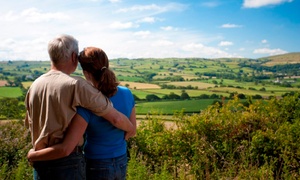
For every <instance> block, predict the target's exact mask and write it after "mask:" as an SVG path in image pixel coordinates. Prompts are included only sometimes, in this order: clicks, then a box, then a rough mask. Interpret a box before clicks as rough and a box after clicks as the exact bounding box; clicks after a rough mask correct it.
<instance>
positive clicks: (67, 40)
mask: <svg viewBox="0 0 300 180" xmlns="http://www.w3.org/2000/svg"><path fill="white" fill-rule="evenodd" d="M73 52H74V53H76V55H77V54H78V41H77V40H76V39H75V38H74V37H73V36H70V35H66V34H63V35H59V36H57V37H56V38H54V39H53V40H51V41H49V43H48V54H49V56H50V59H51V61H52V62H53V63H54V64H60V63H65V62H66V61H68V59H69V58H70V57H71V56H72V53H73Z"/></svg>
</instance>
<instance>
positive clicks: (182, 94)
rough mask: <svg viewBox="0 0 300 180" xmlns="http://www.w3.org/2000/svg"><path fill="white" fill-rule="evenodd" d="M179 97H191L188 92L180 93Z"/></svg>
mask: <svg viewBox="0 0 300 180" xmlns="http://www.w3.org/2000/svg"><path fill="white" fill-rule="evenodd" d="M180 99H191V98H190V96H189V94H188V93H186V92H182V93H181V96H180Z"/></svg>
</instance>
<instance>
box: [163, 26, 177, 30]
mask: <svg viewBox="0 0 300 180" xmlns="http://www.w3.org/2000/svg"><path fill="white" fill-rule="evenodd" d="M160 29H162V30H164V31H172V30H174V28H173V27H172V26H165V27H161V28H160Z"/></svg>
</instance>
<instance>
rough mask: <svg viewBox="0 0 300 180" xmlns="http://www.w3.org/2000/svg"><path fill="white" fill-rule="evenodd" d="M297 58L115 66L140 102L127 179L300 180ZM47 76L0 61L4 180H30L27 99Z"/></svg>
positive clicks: (43, 68) (42, 67) (39, 68)
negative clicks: (34, 85) (35, 84)
mask: <svg viewBox="0 0 300 180" xmlns="http://www.w3.org/2000/svg"><path fill="white" fill-rule="evenodd" d="M298 54H300V53H298ZM298 54H297V53H296V54H294V53H292V54H287V55H285V56H274V57H267V58H262V59H247V58H231V59H229V58H221V59H204V58H165V59H114V60H111V61H110V64H111V68H112V69H113V70H114V72H115V73H116V75H117V77H118V79H119V80H120V83H121V85H123V86H127V87H128V88H130V89H131V91H132V93H133V94H134V96H135V98H136V99H135V101H136V113H137V119H138V129H137V135H136V137H134V138H132V139H130V141H129V142H128V147H129V152H130V155H131V158H130V160H129V164H128V165H129V166H128V173H127V179H128V180H135V179H139V180H169V179H174V180H187V179H188V180H196V179H207V180H209V179H291V180H294V179H295V180H296V179H299V178H300V171H299V169H300V163H299V157H300V154H299V152H300V151H299V149H300V147H299V143H297V142H299V141H300V139H299V138H300V134H299V132H300V131H299V128H300V123H299V120H300V111H299V105H300V104H299V96H300V95H299V94H295V93H296V92H298V91H299V88H300V79H299V76H300V74H299V64H300V59H299V58H298V57H299V56H298ZM291 58H292V59H291ZM287 59H289V61H286V60H287ZM273 60H274V61H273ZM284 62H288V63H284ZM289 63H293V64H289ZM49 68H50V63H49V62H43V61H35V62H32V61H8V62H0V101H1V103H0V119H1V122H5V123H0V130H1V133H0V157H1V158H0V165H1V167H0V179H8V180H10V179H22V180H23V179H32V167H31V166H29V164H28V162H27V160H26V153H27V151H28V150H29V149H30V147H31V144H30V140H31V139H30V135H29V133H28V130H27V129H26V128H25V127H24V123H23V121H22V120H23V119H24V114H25V107H24V95H25V93H26V90H27V88H28V87H30V85H31V83H32V82H33V80H34V79H35V78H37V77H38V76H40V75H41V74H43V73H45V72H47V71H48V70H49ZM73 75H77V76H83V75H82V72H81V68H80V66H79V67H78V69H77V70H76V71H75V72H74V73H73ZM254 96H256V97H257V96H258V97H261V99H252V98H253V97H254ZM149 97H152V98H153V97H155V98H154V99H149ZM241 98H242V99H241ZM215 102H219V103H215ZM12 120H14V121H12Z"/></svg>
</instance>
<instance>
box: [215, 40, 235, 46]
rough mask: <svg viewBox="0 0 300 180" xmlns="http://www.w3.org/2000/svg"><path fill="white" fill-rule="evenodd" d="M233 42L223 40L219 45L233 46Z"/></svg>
mask: <svg viewBox="0 0 300 180" xmlns="http://www.w3.org/2000/svg"><path fill="white" fill-rule="evenodd" d="M232 45H233V42H230V41H221V42H220V43H219V44H218V46H232Z"/></svg>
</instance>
